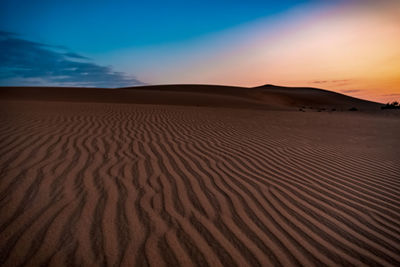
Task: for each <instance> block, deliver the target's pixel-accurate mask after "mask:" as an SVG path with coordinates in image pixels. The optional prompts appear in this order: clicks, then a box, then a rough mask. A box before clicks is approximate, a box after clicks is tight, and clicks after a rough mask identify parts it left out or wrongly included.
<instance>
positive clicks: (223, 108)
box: [0, 85, 400, 266]
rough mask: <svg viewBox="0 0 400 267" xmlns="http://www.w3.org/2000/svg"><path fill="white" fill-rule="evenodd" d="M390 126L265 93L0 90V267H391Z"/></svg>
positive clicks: (365, 108) (341, 102) (371, 113)
mask: <svg viewBox="0 0 400 267" xmlns="http://www.w3.org/2000/svg"><path fill="white" fill-rule="evenodd" d="M352 107H356V108H357V109H358V111H353V112H352V111H348V109H349V108H352ZM299 109H301V110H302V111H300V110H299ZM303 111H305V112H303ZM398 113H399V112H397V111H381V110H380V105H379V104H377V103H373V102H368V101H363V100H359V99H356V98H351V97H347V96H344V95H340V94H336V93H332V92H328V91H323V90H318V89H310V88H284V87H275V86H270V85H267V86H263V87H258V88H239V87H222V86H200V85H197V86H195V85H183V86H174V85H171V86H151V87H141V88H125V89H117V90H110V89H83V88H0V155H1V156H0V179H1V180H0V265H1V266H21V265H23V266H299V265H304V266H321V265H328V266H337V265H341V266H399V265H400V139H399V136H400V116H399V114H398Z"/></svg>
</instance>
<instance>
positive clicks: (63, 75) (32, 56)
mask: <svg viewBox="0 0 400 267" xmlns="http://www.w3.org/2000/svg"><path fill="white" fill-rule="evenodd" d="M141 84H144V83H142V82H141V81H139V80H137V79H136V78H134V77H130V76H128V75H126V74H124V73H122V72H116V71H114V70H113V69H112V68H111V67H108V66H101V65H98V64H95V63H92V62H90V61H89V58H87V57H85V56H82V55H79V54H76V53H73V52H70V51H67V49H66V48H64V47H62V46H52V45H48V44H43V43H37V42H32V41H29V40H24V39H22V38H19V36H18V35H16V34H14V33H12V32H5V31H0V85H2V86H18V85H21V86H23V85H31V86H34V85H36V86H40V85H47V86H87V87H111V88H112V87H126V86H134V85H141Z"/></svg>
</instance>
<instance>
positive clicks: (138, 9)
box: [0, 0, 310, 53]
mask: <svg viewBox="0 0 400 267" xmlns="http://www.w3.org/2000/svg"><path fill="white" fill-rule="evenodd" d="M305 2H310V1H304V0H303V1H301V0H290V1H288V0H283V1H268V0H264V1H237V0H231V1H210V0H208V1H207V0H205V1H178V0H173V1H154V0H153V1H128V0H116V1H105V0H97V1H94V0H93V1H92V0H90V1H88V0H80V1H78V0H70V1H54V0H39V1H29V0H2V1H1V2H0V10H1V16H0V17H1V19H0V24H1V28H2V30H4V31H10V32H15V33H18V34H21V35H23V36H25V37H26V38H28V39H34V40H35V41H39V42H45V43H51V44H57V45H64V46H66V47H68V48H70V49H73V50H76V51H79V52H81V53H93V52H107V51H110V50H118V49H121V48H126V47H143V46H147V45H157V44H163V43H171V42H181V41H185V40H188V39H191V38H197V37H199V36H202V35H207V34H209V33H213V32H218V31H222V30H224V29H227V28H232V27H235V26H237V25H240V24H242V23H246V22H248V21H252V20H254V19H257V18H260V17H265V16H270V15H274V14H277V13H280V12H284V11H285V10H287V9H290V8H293V7H295V6H296V5H298V4H301V3H305Z"/></svg>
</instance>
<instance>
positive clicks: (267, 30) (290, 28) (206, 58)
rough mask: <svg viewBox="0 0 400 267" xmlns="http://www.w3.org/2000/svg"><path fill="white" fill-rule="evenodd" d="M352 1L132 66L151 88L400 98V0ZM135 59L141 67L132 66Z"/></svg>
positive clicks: (151, 55) (146, 55)
mask: <svg viewBox="0 0 400 267" xmlns="http://www.w3.org/2000/svg"><path fill="white" fill-rule="evenodd" d="M349 3H350V4H349ZM349 3H347V2H346V3H345V4H343V5H342V6H339V7H337V6H336V7H325V6H321V7H318V8H315V7H308V6H303V7H300V8H299V9H296V10H292V11H290V12H287V13H285V14H282V15H280V16H279V17H275V18H268V19H266V20H264V21H263V20H260V21H256V22H253V23H249V24H247V25H242V26H240V27H238V28H236V29H231V30H229V31H226V32H222V33H218V34H215V35H213V36H209V37H208V38H204V39H199V40H195V41H192V43H189V44H187V43H186V44H184V45H183V44H177V45H175V46H174V45H171V46H170V47H154V48H153V49H150V50H149V51H140V53H139V52H137V53H132V58H129V57H127V58H126V59H125V61H126V62H127V63H126V64H127V65H129V64H130V65H129V66H131V70H132V72H133V73H136V74H137V77H139V78H140V79H142V80H144V81H146V82H148V83H150V84H166V83H203V84H222V85H238V86H248V87H251V86H259V85H262V84H266V83H269V84H276V85H283V86H309V87H318V88H324V89H328V90H332V91H336V92H340V93H344V94H348V95H352V96H355V97H359V98H363V99H368V100H373V101H378V102H387V101H391V100H399V99H400V19H399V18H400V1H390V0H384V1H379V3H377V2H375V3H374V2H373V1H372V2H371V1H365V2H362V1H349ZM360 3H367V4H365V5H362V4H360ZM159 51H162V53H160V52H159ZM161 54H162V56H160V55H161ZM165 55H167V56H165ZM135 56H137V57H139V61H138V60H136V61H137V62H140V64H139V63H137V65H136V66H132V63H130V62H132V61H134V59H135ZM119 60H120V61H121V58H119ZM122 61H123V60H122ZM143 62H145V64H142V63H143Z"/></svg>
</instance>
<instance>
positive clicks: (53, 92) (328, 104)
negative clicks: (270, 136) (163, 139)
mask: <svg viewBox="0 0 400 267" xmlns="http://www.w3.org/2000/svg"><path fill="white" fill-rule="evenodd" d="M0 96H1V97H2V98H4V99H19V100H21V99H26V100H51V101H80V102H111V103H135V104H163V105H185V106H191V105H199V106H215V107H235V108H240V107H241V108H264V109H292V108H298V107H302V106H306V107H312V106H313V107H314V108H315V107H319V108H337V109H349V108H351V107H354V106H357V107H358V108H359V109H368V110H369V109H372V110H376V109H379V107H380V104H378V103H375V102H370V101H366V100H361V99H357V98H354V97H350V96H346V95H343V94H339V93H335V92H331V91H327V90H322V89H316V88H300V87H296V88H295V87H282V86H274V85H264V86H259V87H254V88H247V87H233V86H220V85H154V86H138V87H130V88H120V89H101V88H74V87H72V88H68V87H3V88H0Z"/></svg>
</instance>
